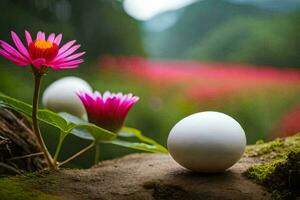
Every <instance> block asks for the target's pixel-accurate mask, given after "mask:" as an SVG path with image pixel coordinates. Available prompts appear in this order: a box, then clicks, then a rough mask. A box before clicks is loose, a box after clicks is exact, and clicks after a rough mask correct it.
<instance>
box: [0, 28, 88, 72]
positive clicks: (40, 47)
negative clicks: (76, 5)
mask: <svg viewBox="0 0 300 200" xmlns="http://www.w3.org/2000/svg"><path fill="white" fill-rule="evenodd" d="M11 37H12V39H13V42H14V44H15V46H16V48H14V47H13V46H11V45H9V44H8V43H7V42H5V41H3V40H0V55H2V56H3V57H5V58H7V59H9V60H11V61H12V62H13V63H15V64H16V65H18V66H28V65H32V66H34V67H35V68H41V67H47V68H49V67H50V68H52V69H54V70H61V69H68V68H76V67H78V64H80V63H82V62H83V59H79V57H81V56H82V55H83V54H85V52H81V53H76V54H73V53H74V52H75V51H76V50H77V49H79V47H80V45H79V44H77V45H74V44H75V42H76V41H75V40H72V41H70V42H67V43H66V44H64V45H63V46H62V47H59V45H60V42H61V39H62V34H58V35H57V36H56V35H55V34H54V33H51V34H50V35H49V36H48V38H47V39H46V36H45V33H44V32H41V31H39V32H38V33H37V36H36V39H35V40H33V39H32V37H31V35H30V33H29V32H28V31H25V37H26V42H27V45H26V46H24V44H23V43H22V41H21V40H20V38H19V37H18V35H17V34H16V33H15V32H13V31H11ZM72 54H73V55H72Z"/></svg>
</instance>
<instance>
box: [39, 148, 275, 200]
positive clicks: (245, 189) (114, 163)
mask: <svg viewBox="0 0 300 200" xmlns="http://www.w3.org/2000/svg"><path fill="white" fill-rule="evenodd" d="M255 162H256V161H255V159H254V158H243V159H242V160H240V162H238V163H237V164H235V165H234V166H233V167H231V168H230V169H229V170H228V171H226V172H224V173H218V174H197V173H193V172H191V171H188V170H186V169H184V168H182V167H181V166H179V165H178V164H177V163H175V161H173V159H172V158H171V157H170V156H169V155H162V154H132V155H128V156H125V157H123V158H120V159H114V160H110V161H104V162H102V163H100V164H99V165H97V166H95V167H93V168H91V169H86V170H61V171H57V172H54V173H49V174H47V175H44V176H40V177H37V179H38V183H39V184H37V185H35V188H34V189H37V190H39V191H43V192H45V193H49V192H50V193H51V194H53V195H57V196H61V197H64V198H65V199H70V200H77V199H78V200H82V199H90V200H96V199H97V200H99V199H101V200H102V199H103V200H104V199H105V200H106V199H107V200H110V199H114V200H118V199H122V200H127V199H128V200H135V199H145V200H147V199H149V200H162V199H166V200H183V199H184V200H189V199H191V200H194V199H195V200H196V199H199V200H201V199H205V200H213V199H226V200H227V199H228V200H229V199H243V200H247V199H255V200H259V199H264V200H267V199H271V195H270V194H269V193H268V192H267V191H266V190H265V189H264V188H263V187H262V186H259V185H257V184H255V183H253V182H252V181H251V180H249V179H247V178H246V177H244V176H243V175H242V173H243V172H244V171H245V170H246V169H247V168H248V166H249V165H251V164H253V163H255ZM54 180H55V181H54Z"/></svg>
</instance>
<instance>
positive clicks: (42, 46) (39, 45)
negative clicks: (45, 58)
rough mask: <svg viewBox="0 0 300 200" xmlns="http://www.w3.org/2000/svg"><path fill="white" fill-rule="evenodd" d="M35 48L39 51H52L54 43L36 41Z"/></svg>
mask: <svg viewBox="0 0 300 200" xmlns="http://www.w3.org/2000/svg"><path fill="white" fill-rule="evenodd" d="M34 46H35V47H37V48H39V49H50V48H52V46H53V43H52V42H49V41H46V40H36V41H35V43H34Z"/></svg>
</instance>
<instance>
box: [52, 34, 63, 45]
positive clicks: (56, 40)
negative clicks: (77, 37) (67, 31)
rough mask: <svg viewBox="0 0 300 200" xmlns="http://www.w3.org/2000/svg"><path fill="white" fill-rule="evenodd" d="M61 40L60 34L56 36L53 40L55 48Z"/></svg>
mask: <svg viewBox="0 0 300 200" xmlns="http://www.w3.org/2000/svg"><path fill="white" fill-rule="evenodd" d="M61 39H62V34H61V33H60V34H58V35H57V36H56V38H55V39H54V43H55V44H56V45H57V46H59V44H60V42H61Z"/></svg>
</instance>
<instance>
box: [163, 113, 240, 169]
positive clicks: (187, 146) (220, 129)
mask: <svg viewBox="0 0 300 200" xmlns="http://www.w3.org/2000/svg"><path fill="white" fill-rule="evenodd" d="M245 147H246V136H245V132H244V130H243V128H242V127H241V125H240V124H239V123H238V122H237V121H236V120H234V119H233V118H232V117H230V116H228V115H226V114H224V113H220V112H213V111H207V112H200V113H195V114H192V115H190V116H188V117H186V118H184V119H182V120H180V121H179V122H178V123H177V124H176V125H175V126H174V127H173V128H172V130H171V132H170V134H169V137H168V149H169V152H170V154H171V156H172V157H173V159H174V160H175V161H176V162H177V163H179V164H180V165H182V166H183V167H185V168H187V169H190V170H192V171H196V172H204V173H214V172H222V171H225V170H226V169H228V168H229V167H231V166H232V165H234V164H235V163H236V162H237V161H238V160H239V159H240V158H241V156H242V155H243V153H244V150H245Z"/></svg>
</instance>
